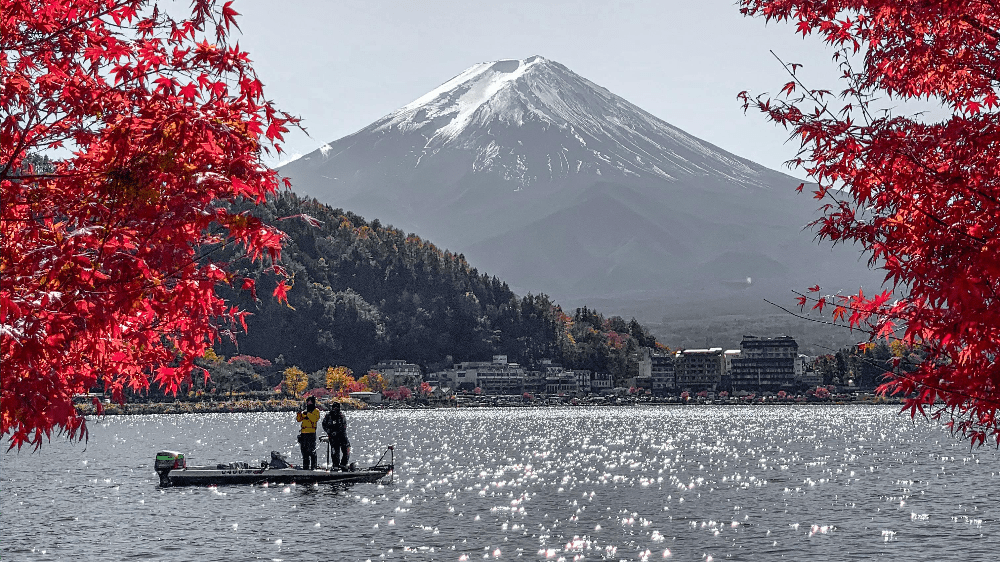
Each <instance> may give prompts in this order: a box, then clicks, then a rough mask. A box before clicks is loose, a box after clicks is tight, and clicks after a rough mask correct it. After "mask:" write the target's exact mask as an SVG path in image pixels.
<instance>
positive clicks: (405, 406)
mask: <svg viewBox="0 0 1000 562" xmlns="http://www.w3.org/2000/svg"><path fill="white" fill-rule="evenodd" d="M854 404H864V405H873V406H885V405H900V404H902V401H901V400H900V399H898V398H884V397H879V396H875V395H862V396H859V397H853V396H851V397H837V398H836V399H830V400H823V401H797V400H743V399H735V398H730V399H726V400H721V399H717V400H707V399H702V400H698V399H692V400H689V401H687V402H683V401H681V400H679V399H674V400H668V399H664V400H621V401H601V402H591V401H580V402H578V403H571V402H569V401H566V402H559V403H551V402H547V401H542V400H537V401H534V402H520V403H517V402H504V403H497V402H496V401H491V400H480V401H476V402H467V403H461V404H459V403H455V402H450V403H442V402H426V403H422V402H413V403H399V402H390V403H382V404H365V403H363V402H360V401H357V400H352V399H346V400H343V401H341V405H342V407H344V408H345V409H347V410H437V409H452V410H453V409H493V408H559V407H575V408H585V407H594V406H633V407H636V406H824V405H827V406H836V405H854ZM301 409H302V401H301V400H293V399H290V398H284V399H271V400H246V399H243V400H232V401H207V400H206V401H200V402H184V401H175V402H132V403H129V402H126V403H125V404H117V403H111V404H104V408H103V411H102V412H101V413H98V412H97V408H95V407H94V406H93V405H92V404H77V405H76V410H77V412H79V413H80V414H81V415H84V416H88V417H90V416H97V417H101V416H136V415H154V414H218V413H239V412H297V411H299V410H301Z"/></svg>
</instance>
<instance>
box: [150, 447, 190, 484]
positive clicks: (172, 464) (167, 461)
mask: <svg viewBox="0 0 1000 562" xmlns="http://www.w3.org/2000/svg"><path fill="white" fill-rule="evenodd" d="M153 466H154V468H155V469H156V473H157V474H159V475H160V486H169V485H170V477H169V476H168V475H169V474H170V471H171V470H173V469H175V468H185V467H187V461H186V460H184V453H178V452H177V451H160V452H159V453H156V463H155V464H154V465H153Z"/></svg>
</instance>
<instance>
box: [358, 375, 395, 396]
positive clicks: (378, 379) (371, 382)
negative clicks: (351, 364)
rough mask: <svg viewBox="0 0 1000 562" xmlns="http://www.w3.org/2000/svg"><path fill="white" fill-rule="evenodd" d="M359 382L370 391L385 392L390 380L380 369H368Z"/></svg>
mask: <svg viewBox="0 0 1000 562" xmlns="http://www.w3.org/2000/svg"><path fill="white" fill-rule="evenodd" d="M358 382H359V383H361V386H362V387H364V388H365V390H367V391H369V392H385V391H386V390H388V388H389V382H388V381H386V380H385V377H383V376H382V373H380V372H378V371H368V374H366V375H365V376H363V377H361V378H360V379H358Z"/></svg>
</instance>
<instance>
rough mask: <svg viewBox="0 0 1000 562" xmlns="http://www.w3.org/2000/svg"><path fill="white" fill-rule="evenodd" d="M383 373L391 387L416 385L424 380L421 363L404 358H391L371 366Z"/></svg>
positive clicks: (373, 369)
mask: <svg viewBox="0 0 1000 562" xmlns="http://www.w3.org/2000/svg"><path fill="white" fill-rule="evenodd" d="M371 370H372V371H377V372H378V373H379V374H381V375H382V378H384V379H385V380H386V382H387V383H388V384H389V386H390V387H393V388H395V387H398V386H416V385H418V384H420V382H421V381H422V380H423V378H422V377H421V374H420V365H414V364H413V363H407V362H406V361H403V360H402V359H390V360H388V361H379V362H378V364H377V365H375V366H374V367H372V368H371Z"/></svg>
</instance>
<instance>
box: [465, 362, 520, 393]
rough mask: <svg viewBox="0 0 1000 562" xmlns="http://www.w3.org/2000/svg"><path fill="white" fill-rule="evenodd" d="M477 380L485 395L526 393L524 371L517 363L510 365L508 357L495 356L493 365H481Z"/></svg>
mask: <svg viewBox="0 0 1000 562" xmlns="http://www.w3.org/2000/svg"><path fill="white" fill-rule="evenodd" d="M477 378H478V381H479V384H478V386H479V388H480V390H481V391H482V392H483V393H484V394H521V393H522V392H524V369H522V368H521V366H520V365H518V364H517V363H508V362H507V356H506V355H494V356H493V362H492V363H486V364H480V366H479V368H478V369H477Z"/></svg>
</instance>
